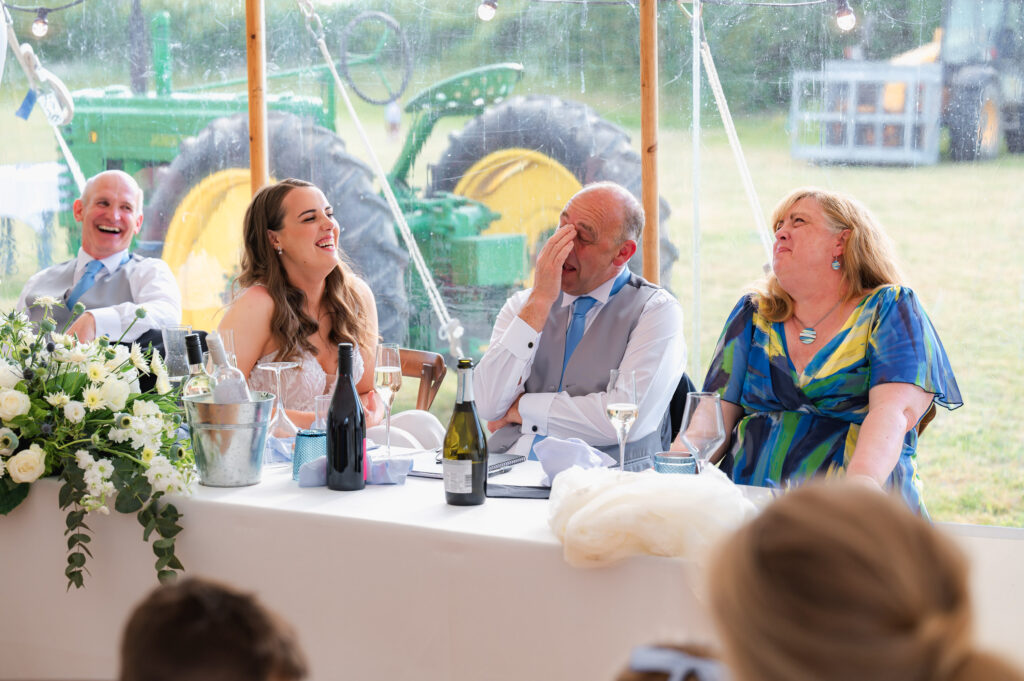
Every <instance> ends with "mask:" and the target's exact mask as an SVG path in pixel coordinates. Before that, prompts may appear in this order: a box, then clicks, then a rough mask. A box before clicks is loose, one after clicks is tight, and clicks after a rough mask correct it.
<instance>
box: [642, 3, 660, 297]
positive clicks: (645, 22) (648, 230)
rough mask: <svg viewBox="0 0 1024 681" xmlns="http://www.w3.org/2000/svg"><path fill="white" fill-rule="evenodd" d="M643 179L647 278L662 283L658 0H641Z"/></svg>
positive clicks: (644, 254)
mask: <svg viewBox="0 0 1024 681" xmlns="http://www.w3.org/2000/svg"><path fill="white" fill-rule="evenodd" d="M640 147H641V152H640V178H641V182H642V183H643V189H642V191H641V199H642V201H643V206H644V237H643V256H644V267H643V276H644V279H646V280H647V281H650V282H652V283H654V284H657V283H659V279H660V272H661V257H660V255H661V253H660V249H659V246H660V243H661V241H660V239H659V236H658V228H659V221H658V0H640Z"/></svg>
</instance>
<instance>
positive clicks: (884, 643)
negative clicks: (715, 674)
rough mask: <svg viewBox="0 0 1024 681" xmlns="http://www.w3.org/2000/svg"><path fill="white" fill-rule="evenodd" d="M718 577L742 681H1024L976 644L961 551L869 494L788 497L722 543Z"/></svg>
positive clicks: (849, 489)
mask: <svg viewBox="0 0 1024 681" xmlns="http://www.w3.org/2000/svg"><path fill="white" fill-rule="evenodd" d="M709 578H710V597H711V598H710V601H711V613H712V616H713V617H714V619H715V621H716V624H717V629H718V632H719V634H720V635H721V640H722V643H723V653H724V655H723V657H724V659H725V662H726V664H727V665H728V667H729V668H730V670H731V671H732V673H733V676H734V678H735V679H737V680H738V681H820V680H821V679H828V680H829V681H863V680H864V679H872V680H873V681H1004V680H1013V681H1024V674H1022V673H1021V672H1020V671H1019V670H1015V669H1014V668H1013V667H1012V666H1010V665H1009V664H1008V663H1007V662H1005V661H1003V660H1001V659H999V658H997V657H995V656H992V655H989V654H986V653H984V652H981V651H979V650H978V649H977V648H976V646H975V642H974V640H973V637H972V631H971V629H972V611H971V600H970V594H969V592H968V583H967V561H966V559H965V558H964V556H963V555H962V554H961V552H960V551H959V549H958V548H957V547H956V546H955V545H954V544H953V542H952V541H951V540H950V539H949V538H947V537H945V536H943V535H941V534H940V533H939V531H938V530H936V529H935V528H933V527H932V526H931V525H930V524H929V523H928V522H927V521H926V520H924V519H922V518H921V517H919V516H916V515H914V514H913V513H911V512H910V511H909V510H908V509H907V508H906V507H905V506H903V505H902V504H901V503H900V501H898V500H897V499H894V498H892V497H891V496H888V495H884V494H880V493H879V492H878V491H877V490H871V489H868V488H867V487H864V486H863V485H857V484H855V483H851V482H846V481H832V482H811V483H808V484H806V485H804V486H802V487H800V488H799V489H796V490H794V491H792V492H789V493H788V494H786V495H784V496H783V497H782V498H780V499H778V500H776V501H775V502H773V503H772V504H771V505H770V506H768V507H767V508H766V509H765V510H764V511H763V512H762V513H761V515H759V516H758V517H756V518H755V519H754V520H752V521H751V522H750V523H748V524H747V525H744V526H743V527H741V528H740V529H739V530H737V532H736V533H735V534H734V535H732V536H731V537H729V538H728V539H726V540H725V541H724V543H723V544H722V546H721V547H719V549H718V551H717V553H716V555H715V556H714V558H713V560H712V563H711V570H710V571H709Z"/></svg>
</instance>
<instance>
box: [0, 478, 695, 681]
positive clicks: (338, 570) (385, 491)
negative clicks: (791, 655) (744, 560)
mask: <svg viewBox="0 0 1024 681" xmlns="http://www.w3.org/2000/svg"><path fill="white" fill-rule="evenodd" d="M498 479H499V478H495V479H494V480H495V481H497V480H498ZM57 488H58V485H57V483H56V482H55V481H41V482H39V483H37V484H36V485H35V486H34V488H33V490H32V493H31V494H30V496H29V499H28V500H27V501H26V502H25V503H24V504H22V506H21V507H19V508H18V509H16V510H15V511H14V512H13V513H12V514H11V515H10V516H8V517H6V518H0V552H2V554H0V678H22V679H25V678H81V679H86V678H108V679H110V678H116V669H117V658H116V651H117V645H118V641H119V638H120V634H121V628H122V626H123V623H124V621H125V619H126V617H127V615H128V613H129V612H130V610H131V607H132V605H133V604H134V603H135V602H137V601H138V600H139V599H140V598H141V597H142V596H143V595H144V594H145V593H146V592H147V591H148V590H149V589H151V588H152V587H153V586H154V585H155V584H156V581H155V576H154V572H153V569H152V565H153V561H154V560H155V557H154V556H153V554H152V552H151V550H150V548H149V547H148V546H146V545H145V544H143V542H142V539H141V534H142V527H141V526H140V525H139V524H138V523H137V522H136V520H135V518H134V516H122V515H121V514H118V513H112V514H111V515H110V516H109V517H98V518H90V519H89V520H88V521H87V522H88V523H89V525H90V527H92V529H93V530H95V538H94V540H93V542H92V544H91V547H92V550H93V553H94V558H93V559H91V560H90V561H89V564H88V566H89V568H90V571H91V575H88V576H87V577H86V587H85V588H84V589H81V590H72V591H71V592H68V593H66V592H65V588H64V584H65V579H64V574H63V570H64V565H65V557H64V556H65V548H66V547H65V543H64V538H63V536H62V530H63V527H64V517H63V513H62V512H61V511H59V509H58V508H57ZM175 503H176V504H177V506H178V508H179V510H180V511H182V512H183V513H184V518H183V519H182V524H183V526H184V528H185V529H184V530H183V532H182V533H181V535H180V538H179V540H178V555H179V556H180V557H181V559H182V562H183V563H184V564H185V567H186V570H187V572H188V574H192V575H202V576H206V577H211V578H215V579H219V580H222V581H225V582H229V583H231V584H233V585H235V586H237V587H239V588H242V589H246V590H250V591H253V592H255V593H256V594H257V595H258V596H259V597H260V598H261V599H262V600H263V601H264V602H265V603H266V604H267V605H268V606H270V607H271V608H273V609H275V610H277V611H278V612H280V613H281V614H282V615H284V616H285V617H286V618H287V619H288V620H290V621H291V622H292V623H293V624H294V625H295V626H296V628H297V629H298V633H299V637H300V640H301V642H302V644H303V646H304V648H305V649H306V652H307V653H308V655H309V657H310V659H311V663H312V671H313V678H314V679H334V678H349V679H368V680H372V679H389V680H391V679H394V680H400V679H416V680H417V681H419V680H423V679H466V680H467V681H468V680H474V681H477V680H481V679H509V680H510V681H512V680H515V681H523V680H524V679H563V680H566V681H568V680H572V679H579V680H581V681H583V680H584V679H585V680H586V681H595V680H600V679H611V678H613V677H614V673H615V672H616V670H617V669H619V668H620V666H621V665H623V664H624V663H625V661H626V657H627V654H628V651H629V649H630V647H631V646H633V645H636V644H640V643H648V642H651V641H653V640H669V639H672V640H675V639H680V638H683V637H689V636H691V635H693V636H699V635H702V634H703V633H704V629H705V626H706V625H705V624H704V623H705V615H704V612H703V611H702V609H701V606H699V605H698V602H697V599H696V597H695V596H694V592H693V590H692V588H691V582H693V581H695V580H693V579H692V578H691V577H690V576H689V575H687V570H688V566H687V564H685V563H683V562H682V561H677V560H669V559H662V558H652V557H644V558H638V559H634V560H629V561H626V562H624V563H622V564H620V565H617V566H614V567H611V568H604V569H595V570H579V569H575V568H571V567H569V566H568V565H566V564H565V563H564V562H563V560H562V555H561V546H560V545H559V544H558V542H557V540H556V539H555V537H554V535H553V534H552V533H551V531H550V530H549V529H548V527H547V522H546V517H547V516H546V514H547V502H546V501H543V500H531V499H488V500H487V502H486V503H485V504H484V505H483V506H476V507H462V508H460V507H454V506H448V505H446V504H445V503H444V492H443V487H442V485H441V482H440V481H436V480H422V479H410V480H409V482H408V483H407V484H406V485H404V486H400V487H373V486H370V487H367V488H366V489H365V490H363V491H360V492H332V491H329V490H327V489H326V488H313V489H300V488H299V487H298V486H297V484H296V483H294V482H293V481H292V480H291V477H290V475H289V471H286V470H281V469H278V470H274V471H265V472H264V481H263V483H261V484H260V485H257V486H254V487H247V488H238V489H214V488H207V487H200V488H199V489H198V490H197V492H196V494H195V496H194V497H192V498H190V499H181V500H179V501H176V502H175Z"/></svg>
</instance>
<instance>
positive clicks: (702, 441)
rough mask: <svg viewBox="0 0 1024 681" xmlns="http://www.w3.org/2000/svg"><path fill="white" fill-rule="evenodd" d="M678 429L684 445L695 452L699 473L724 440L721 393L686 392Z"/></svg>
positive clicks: (691, 451) (694, 457)
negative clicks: (681, 418) (719, 394)
mask: <svg viewBox="0 0 1024 681" xmlns="http://www.w3.org/2000/svg"><path fill="white" fill-rule="evenodd" d="M679 430H680V433H681V435H680V437H681V438H682V441H683V444H684V445H686V447H687V449H689V450H690V453H691V454H693V460H694V461H696V462H697V472H698V473H700V472H701V471H702V470H704V466H705V465H706V464H707V462H708V459H710V458H711V455H712V454H714V453H715V452H716V451H718V448H719V447H721V446H722V443H723V442H725V422H724V420H723V419H722V401H721V399H719V397H718V393H687V395H686V409H685V411H683V422H682V425H681V427H680V429H679Z"/></svg>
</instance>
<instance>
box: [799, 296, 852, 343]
mask: <svg viewBox="0 0 1024 681" xmlns="http://www.w3.org/2000/svg"><path fill="white" fill-rule="evenodd" d="M842 304H843V299H842V298H840V299H839V300H838V301H837V302H836V304H835V305H833V306H832V308H831V309H830V310H829V311H828V312H826V313H825V314H824V316H822V318H821V319H819V320H818V321H816V322H814V323H813V324H810V325H808V324H804V323H803V321H801V319H800V318H799V317H797V316H796V312H795V311H794V312H793V319H794V320H795V321H796V323H797V324H799V325H800V326H802V327H804V328H803V330H802V331H801V332H800V342H801V343H803V344H804V345H810V344H811V343H813V342H814V341H815V340H817V338H818V332H817V331H815V330H814V328H815V327H816V326H818V324H821V323H822V322H823V321H825V320H826V319H828V317H829V315H831V314H832V313H833V312H835V311H836V309H837V308H838V307H839V306H840V305H842Z"/></svg>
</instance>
